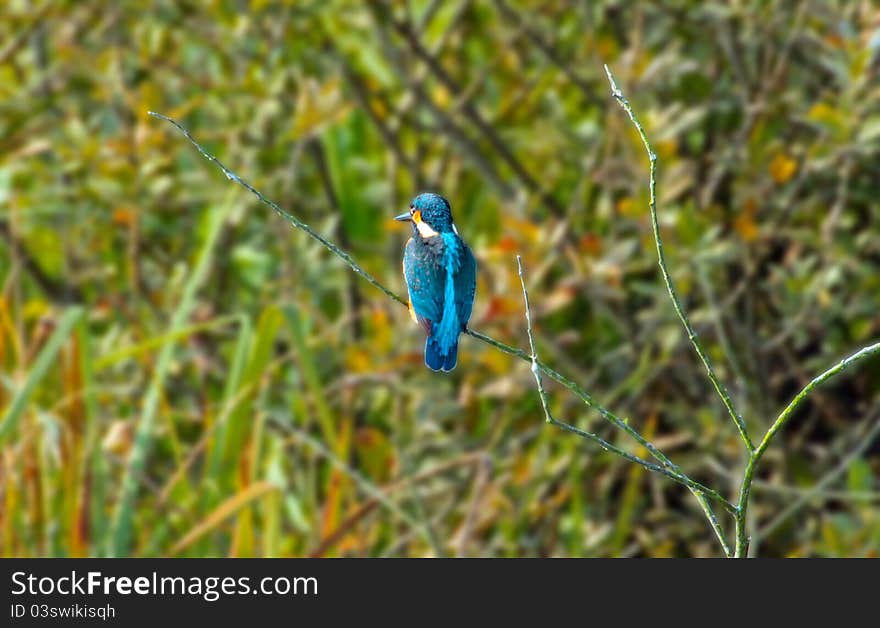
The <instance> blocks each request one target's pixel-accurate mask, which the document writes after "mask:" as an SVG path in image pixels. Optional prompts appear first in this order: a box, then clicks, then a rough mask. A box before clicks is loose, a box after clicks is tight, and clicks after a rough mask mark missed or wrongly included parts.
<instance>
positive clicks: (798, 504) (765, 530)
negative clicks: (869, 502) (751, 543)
mask: <svg viewBox="0 0 880 628" xmlns="http://www.w3.org/2000/svg"><path fill="white" fill-rule="evenodd" d="M878 436H880V421H875V422H874V425H873V426H871V427H870V428H868V431H867V433H866V434H863V435H862V436H861V437H860V438H859V443H858V445H857V446H856V447H855V448H854V449H853V450H852V451H851V452H850V453H849V454H847V455H846V456H845V457H844V458H843V459H842V460H841V461H840V463H838V464H837V465H836V466H835V467H834V468H833V469H832V470H831V471H829V472H828V473H827V474H826V475H825V476H824V477H823V478H822V479H821V480H819V481H818V482H817V483H816V484H815V485H814V486H813V487H811V488H809V489H806V490H803V491H801V492H800V494H799V495H798V497H797V499H796V500H794V501H793V502H792V503H791V504H789V505H788V506H787V507H786V508H785V510H783V511H782V512H781V513H779V514H778V515H776V516H775V517H774V518H773V519H772V520H771V521H770V523H768V524H767V525H765V526H764V527H762V528H761V529H760V531H758V532H757V533H756V534H755V538H756V539H757V540H760V539H763V538H766V537H767V536H769V535H770V534H771V533H772V532H773V531H774V530H775V529H776V528H778V527H779V526H780V525H782V524H783V523H785V522H786V521H787V520H788V519H789V517H791V516H792V515H793V514H794V513H796V512H797V511H798V510H800V509H801V508H803V506H804V505H805V504H806V503H807V502H809V501H810V500H811V499H814V498H816V497H824V498H827V497H829V496H828V495H827V494H826V493H825V488H826V487H827V486H830V485H831V484H833V483H834V482H835V481H836V480H837V479H838V478H839V477H840V476H841V475H843V474H844V473H845V472H846V470H847V469H849V468H850V467H851V466H852V464H853V463H854V462H855V461H856V460H858V459H859V458H860V457H861V456H862V455H863V454H864V453H865V452H866V451H867V450H868V448H869V447H871V445H873V444H874V441H875V440H876V438H877V437H878ZM755 484H756V485H757V483H755ZM856 495H857V496H858V498H860V499H862V498H865V497H867V498H868V499H877V497H878V494H877V493H870V492H869V493H867V494H865V495H858V494H857V493H851V494H849V495H848V494H845V493H844V494H837V495H833V498H834V499H849V498H852V496H856Z"/></svg>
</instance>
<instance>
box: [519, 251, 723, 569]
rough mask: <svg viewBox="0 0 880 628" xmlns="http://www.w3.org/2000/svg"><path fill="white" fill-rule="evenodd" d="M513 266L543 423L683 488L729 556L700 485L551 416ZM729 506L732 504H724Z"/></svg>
mask: <svg viewBox="0 0 880 628" xmlns="http://www.w3.org/2000/svg"><path fill="white" fill-rule="evenodd" d="M516 265H517V270H518V272H519V283H520V285H521V286H522V293H523V302H524V303H525V314H526V333H527V334H528V337H529V349H530V350H531V352H532V355H531V363H532V367H531V371H532V375H534V376H535V385H536V386H537V388H538V396H539V397H540V398H541V408H543V410H544V416H545V417H546V421H547V423H550V424H551V425H554V426H556V427H558V428H560V429H563V430H566V431H568V432H571V433H573V434H577V435H578V436H581V437H583V438H586V439H588V440H591V441H593V442H595V443H597V444H598V445H599V446H600V447H602V448H603V449H605V450H606V451H610V452H612V453H615V454H617V455H618V456H621V457H623V458H625V459H627V460H629V461H630V462H634V463H635V464H638V465H640V466H642V467H644V468H645V469H648V470H649V471H654V472H656V473H661V474H663V475H665V476H666V477H668V478H670V479H672V480H674V481H675V482H678V483H679V484H683V485H684V486H687V487H688V488H689V489H690V491H691V492H692V493H693V494H694V496H695V497H696V498H697V501H698V502H699V503H700V507H701V508H702V509H703V512H704V513H705V514H706V519H707V520H708V521H709V525H710V526H712V530H713V531H714V532H715V535H716V536H717V537H718V541H719V542H720V543H721V547H722V549H723V550H724V554H725V555H726V556H728V557H729V556H730V553H731V552H730V546H729V545H728V544H727V541H726V540H725V538H724V532H723V531H722V530H721V526H720V525H719V524H718V519H717V518H716V517H715V512H714V511H713V510H712V507H711V506H710V505H709V502H708V501H707V499H706V496H705V493H704V489H705V487H703V486H702V485H700V484H698V483H697V482H694V481H693V480H691V479H690V478H689V477H688V476H686V475H685V474H684V473H682V472H681V471H680V470H678V468H677V467H675V470H672V469H669V468H667V467H661V466H659V465H656V464H654V463H652V462H648V461H647V460H643V459H642V458H639V457H638V456H634V455H632V454H630V453H628V452H625V451H623V450H622V449H619V448H617V447H615V446H614V445H612V444H611V443H609V442H608V441H606V440H605V439H603V438H601V437H600V436H597V435H596V434H593V433H592V432H587V431H585V430H581V429H579V428H577V427H575V426H573V425H570V424H568V423H564V422H562V421H559V420H557V419H556V418H554V417H553V414H552V413H551V412H550V406H549V404H548V403H547V391H545V390H544V383H543V382H542V381H541V368H540V367H539V366H538V352H537V350H536V349H535V340H534V338H533V336H532V308H531V307H530V305H529V292H528V290H526V282H525V278H524V276H523V266H522V258H521V257H520V256H519V255H517V256H516ZM728 505H729V506H732V504H728Z"/></svg>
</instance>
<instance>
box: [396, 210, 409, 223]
mask: <svg viewBox="0 0 880 628" xmlns="http://www.w3.org/2000/svg"><path fill="white" fill-rule="evenodd" d="M394 220H399V221H400V222H409V221H410V220H412V216H411V215H410V213H409V212H408V211H407V212H404V213H402V214H401V215H400V216H395V217H394Z"/></svg>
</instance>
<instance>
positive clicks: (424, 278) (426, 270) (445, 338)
mask: <svg viewBox="0 0 880 628" xmlns="http://www.w3.org/2000/svg"><path fill="white" fill-rule="evenodd" d="M394 219H395V220H399V221H401V222H407V221H408V222H410V223H412V230H413V233H412V237H411V238H410V239H409V240H408V241H407V243H406V248H405V249H404V253H403V275H404V278H405V280H406V288H407V293H408V295H409V312H410V315H411V316H412V318H413V320H414V321H415V322H417V323H418V324H419V325H420V326H421V327H422V329H424V331H425V333H426V334H427V338H426V339H425V364H426V365H427V367H428V368H430V369H431V370H432V371H443V372H447V373H448V372H449V371H451V370H452V369H454V368H455V365H456V363H457V361H458V338H459V335H460V334H461V333H462V332H464V331H466V330H467V324H468V320H469V319H470V317H471V309H472V308H473V304H474V294H475V292H476V287H477V262H476V260H475V259H474V254H473V252H471V249H470V248H469V247H468V245H467V244H465V242H464V240H462V238H461V236H460V235H459V233H458V229H457V228H456V227H455V223H454V222H453V221H452V208H451V206H450V205H449V201H447V200H446V199H445V198H443V197H442V196H440V195H439V194H434V193H433V192H425V193H422V194H419V195H418V196H416V197H415V198H414V199H413V200H412V202H411V203H410V204H409V210H408V211H406V212H404V213H403V214H400V215H399V216H396V217H395V218H394Z"/></svg>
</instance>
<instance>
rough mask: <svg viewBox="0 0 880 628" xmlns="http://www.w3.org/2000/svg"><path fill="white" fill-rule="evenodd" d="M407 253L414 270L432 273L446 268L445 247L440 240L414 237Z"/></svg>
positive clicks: (437, 238)
mask: <svg viewBox="0 0 880 628" xmlns="http://www.w3.org/2000/svg"><path fill="white" fill-rule="evenodd" d="M407 252H408V253H409V256H408V257H410V261H411V263H412V265H413V267H414V269H417V270H420V271H423V272H430V273H433V272H437V271H440V270H444V269H445V267H446V257H447V256H446V247H445V246H444V244H443V240H442V238H439V237H434V238H422V237H419V236H418V235H415V236H413V240H412V243H411V245H410V246H409V247H408V251H407Z"/></svg>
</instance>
